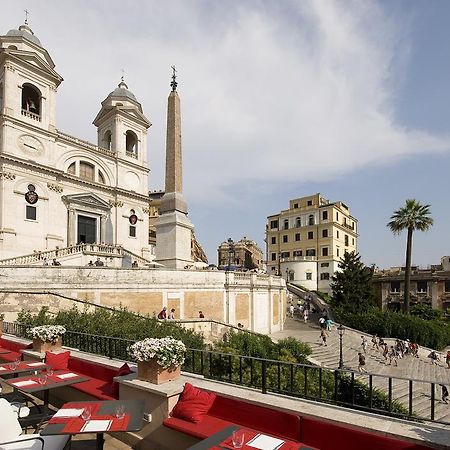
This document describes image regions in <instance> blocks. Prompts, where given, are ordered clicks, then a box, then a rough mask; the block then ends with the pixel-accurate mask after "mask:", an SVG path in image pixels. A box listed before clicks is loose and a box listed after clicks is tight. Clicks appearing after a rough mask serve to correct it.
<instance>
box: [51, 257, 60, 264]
mask: <svg viewBox="0 0 450 450" xmlns="http://www.w3.org/2000/svg"><path fill="white" fill-rule="evenodd" d="M60 265H61V263H60V262H59V261H57V260H56V258H53V261H52V266H60Z"/></svg>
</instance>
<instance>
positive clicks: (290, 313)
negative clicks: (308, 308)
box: [289, 303, 294, 318]
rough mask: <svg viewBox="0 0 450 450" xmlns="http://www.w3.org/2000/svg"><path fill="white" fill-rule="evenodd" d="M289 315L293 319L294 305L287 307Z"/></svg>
mask: <svg viewBox="0 0 450 450" xmlns="http://www.w3.org/2000/svg"><path fill="white" fill-rule="evenodd" d="M289 315H290V316H291V317H292V318H294V305H293V304H292V303H291V304H290V305H289Z"/></svg>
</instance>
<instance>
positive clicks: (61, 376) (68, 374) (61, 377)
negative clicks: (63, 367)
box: [56, 372, 78, 380]
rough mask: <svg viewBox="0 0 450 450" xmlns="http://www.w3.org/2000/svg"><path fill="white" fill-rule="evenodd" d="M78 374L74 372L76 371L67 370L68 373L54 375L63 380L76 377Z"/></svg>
mask: <svg viewBox="0 0 450 450" xmlns="http://www.w3.org/2000/svg"><path fill="white" fill-rule="evenodd" d="M77 376H78V375H77V374H76V373H72V372H69V373H63V374H61V375H56V377H57V378H59V379H61V380H65V379H66V378H75V377H77Z"/></svg>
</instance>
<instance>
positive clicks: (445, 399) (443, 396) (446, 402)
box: [439, 384, 448, 405]
mask: <svg viewBox="0 0 450 450" xmlns="http://www.w3.org/2000/svg"><path fill="white" fill-rule="evenodd" d="M439 386H441V388H442V401H443V402H444V403H445V404H446V405H448V401H447V397H448V389H447V387H446V386H444V385H443V384H440V385H439Z"/></svg>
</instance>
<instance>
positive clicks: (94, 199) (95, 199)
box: [62, 193, 111, 211]
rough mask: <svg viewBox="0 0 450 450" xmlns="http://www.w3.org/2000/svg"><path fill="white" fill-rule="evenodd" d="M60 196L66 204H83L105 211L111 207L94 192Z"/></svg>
mask: <svg viewBox="0 0 450 450" xmlns="http://www.w3.org/2000/svg"><path fill="white" fill-rule="evenodd" d="M62 198H63V200H64V202H65V203H66V204H67V205H68V206H85V207H89V208H95V209H101V210H107V211H109V210H110V209H111V205H110V204H109V203H108V202H106V201H105V200H103V199H102V198H100V197H99V196H98V195H96V194H89V193H86V194H72V195H64V196H63V197H62Z"/></svg>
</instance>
